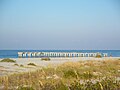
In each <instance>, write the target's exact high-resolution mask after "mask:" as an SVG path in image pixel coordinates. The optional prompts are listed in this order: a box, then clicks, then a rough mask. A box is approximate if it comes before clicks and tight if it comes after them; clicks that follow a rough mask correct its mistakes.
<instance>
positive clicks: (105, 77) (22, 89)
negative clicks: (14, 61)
mask: <svg viewBox="0 0 120 90" xmlns="http://www.w3.org/2000/svg"><path fill="white" fill-rule="evenodd" d="M119 78H120V60H112V59H108V60H88V61H79V62H66V63H64V64H62V65H58V66H57V67H52V66H48V67H43V68H40V69H38V70H36V71H32V72H23V73H17V74H11V75H8V76H2V77H0V87H2V86H3V90H9V89H12V90H120V79H119Z"/></svg>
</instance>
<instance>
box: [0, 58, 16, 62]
mask: <svg viewBox="0 0 120 90" xmlns="http://www.w3.org/2000/svg"><path fill="white" fill-rule="evenodd" d="M0 62H12V63H15V62H16V61H15V60H12V59H9V58H5V59H2V60H1V61H0Z"/></svg>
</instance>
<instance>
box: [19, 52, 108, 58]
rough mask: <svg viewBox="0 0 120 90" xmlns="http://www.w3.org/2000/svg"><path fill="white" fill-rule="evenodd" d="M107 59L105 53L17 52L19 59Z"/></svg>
mask: <svg viewBox="0 0 120 90" xmlns="http://www.w3.org/2000/svg"><path fill="white" fill-rule="evenodd" d="M97 55H100V56H101V57H107V53H99V52H97V53H80V52H18V57H21V58H32V57H34V58H37V57H96V56H97Z"/></svg>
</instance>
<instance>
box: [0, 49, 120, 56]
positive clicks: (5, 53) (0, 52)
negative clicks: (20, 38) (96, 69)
mask: <svg viewBox="0 0 120 90" xmlns="http://www.w3.org/2000/svg"><path fill="white" fill-rule="evenodd" d="M18 52H83V53H89V52H90V53H92V52H93V53H94V52H100V53H108V56H110V55H112V56H113V57H120V50H0V58H18V54H17V53H18Z"/></svg>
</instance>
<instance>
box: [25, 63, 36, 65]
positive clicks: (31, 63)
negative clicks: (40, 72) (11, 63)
mask: <svg viewBox="0 0 120 90" xmlns="http://www.w3.org/2000/svg"><path fill="white" fill-rule="evenodd" d="M27 65H31V66H36V64H34V63H28V64H27Z"/></svg>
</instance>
